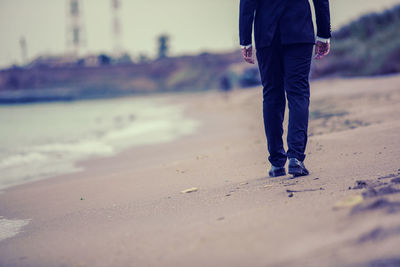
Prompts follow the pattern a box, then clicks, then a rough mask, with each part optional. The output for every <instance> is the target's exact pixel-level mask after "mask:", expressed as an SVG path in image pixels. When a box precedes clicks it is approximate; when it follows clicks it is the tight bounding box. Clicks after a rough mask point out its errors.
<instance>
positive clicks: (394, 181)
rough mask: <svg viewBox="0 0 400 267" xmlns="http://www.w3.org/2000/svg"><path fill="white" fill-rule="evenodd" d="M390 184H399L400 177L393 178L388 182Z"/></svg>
mask: <svg viewBox="0 0 400 267" xmlns="http://www.w3.org/2000/svg"><path fill="white" fill-rule="evenodd" d="M390 182H391V183H394V184H400V177H397V178H393V179H392V180H390Z"/></svg>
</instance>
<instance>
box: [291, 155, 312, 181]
mask: <svg viewBox="0 0 400 267" xmlns="http://www.w3.org/2000/svg"><path fill="white" fill-rule="evenodd" d="M289 174H292V175H293V176H294V177H298V176H305V175H308V174H309V171H308V170H307V169H306V166H304V163H303V162H302V161H300V160H298V159H296V158H290V159H289Z"/></svg>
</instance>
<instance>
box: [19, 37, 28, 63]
mask: <svg viewBox="0 0 400 267" xmlns="http://www.w3.org/2000/svg"><path fill="white" fill-rule="evenodd" d="M19 45H20V47H21V58H22V65H25V64H26V63H27V62H28V52H27V48H26V40H25V36H21V38H20V39H19Z"/></svg>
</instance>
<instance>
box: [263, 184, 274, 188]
mask: <svg viewBox="0 0 400 267" xmlns="http://www.w3.org/2000/svg"><path fill="white" fill-rule="evenodd" d="M271 187H272V184H266V185H264V188H271Z"/></svg>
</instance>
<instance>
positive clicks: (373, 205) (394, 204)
mask: <svg viewBox="0 0 400 267" xmlns="http://www.w3.org/2000/svg"><path fill="white" fill-rule="evenodd" d="M378 209H384V210H385V211H386V212H388V213H396V212H399V211H400V202H399V201H389V200H387V199H385V198H379V199H376V200H374V201H372V202H367V203H365V204H363V205H358V206H355V207H354V208H353V209H352V210H351V213H352V214H356V213H360V212H363V211H372V210H378Z"/></svg>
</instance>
